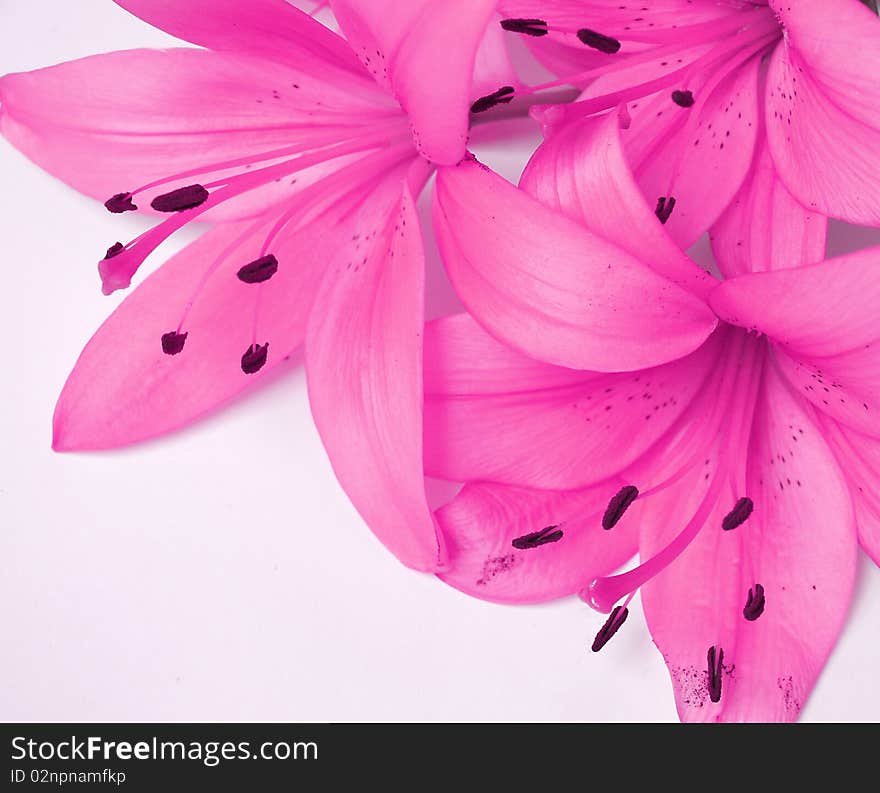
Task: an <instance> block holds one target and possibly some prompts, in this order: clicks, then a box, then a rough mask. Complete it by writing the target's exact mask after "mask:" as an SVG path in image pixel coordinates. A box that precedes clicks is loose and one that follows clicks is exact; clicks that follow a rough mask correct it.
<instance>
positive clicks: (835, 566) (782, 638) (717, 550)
mask: <svg viewBox="0 0 880 793" xmlns="http://www.w3.org/2000/svg"><path fill="white" fill-rule="evenodd" d="M765 371H766V372H767V374H766V381H765V384H764V388H763V393H762V396H761V398H760V399H759V401H758V405H757V409H756V416H757V418H756V421H755V428H754V431H753V435H752V441H751V447H750V449H749V457H748V468H747V476H748V488H747V489H748V495H749V497H751V498H752V499H753V501H754V503H755V511H754V512H753V514H752V516H751V517H750V518H749V519H748V520H747V521H746V522H745V523H744V524H742V525H741V526H739V527H738V528H736V529H734V530H733V531H722V530H721V527H720V523H721V519H722V517H723V516H724V514H725V513H726V512H727V511H728V510H729V509H730V507H731V506H732V502H731V501H730V499H731V498H733V497H734V496H738V495H741V494H737V493H734V492H733V491H731V490H730V489H729V487H728V488H726V489H725V494H723V495H722V497H721V499H722V500H721V502H720V503H719V504H718V507H717V508H716V509H715V511H714V512H713V514H712V516H711V518H710V519H709V521H708V522H707V524H706V525H705V526H704V528H703V529H702V531H701V533H700V535H699V536H698V537H697V539H696V540H695V541H694V542H693V543H692V544H691V546H690V547H689V548H688V549H687V551H685V553H684V554H683V555H682V556H681V557H679V559H678V560H677V561H676V562H675V563H673V565H671V566H670V567H669V568H667V570H666V571H664V572H663V573H661V574H660V575H659V576H658V577H657V578H655V579H654V580H653V581H651V582H650V583H649V584H647V585H646V586H645V587H644V588H643V602H644V607H645V615H646V617H647V620H648V625H649V627H650V629H651V633H652V635H653V637H654V641H655V642H656V644H657V646H658V648H659V649H660V651H661V652H662V653H663V655H664V658H665V659H666V663H667V665H668V666H669V670H670V675H671V677H672V681H673V686H674V689H675V695H676V704H677V707H678V711H679V715H680V716H681V718H682V720H683V721H793V720H794V719H796V718H797V715H798V713H799V711H800V708H801V707H802V705H803V703H804V701H805V699H806V697H807V695H808V694H809V692H810V690H811V689H812V687H813V685H814V683H815V681H816V678H817V676H818V674H819V672H820V671H821V669H822V666H823V664H824V663H825V659H826V658H827V656H828V654H829V652H830V651H831V648H832V647H833V645H834V642H835V641H836V638H837V635H838V633H839V631H840V628H841V625H842V623H843V619H844V617H845V614H846V611H847V607H848V604H849V599H850V594H851V590H852V585H853V581H854V577H855V566H856V542H855V529H854V525H853V515H852V507H851V502H850V498H849V493H848V491H847V487H846V481H845V480H844V478H843V475H842V474H841V472H840V470H839V468H838V467H837V465H836V463H835V461H834V458H833V456H832V455H831V453H830V451H829V449H828V447H827V445H826V443H825V441H824V439H823V437H822V434H821V432H820V431H819V429H818V428H817V427H816V425H815V424H814V422H813V421H812V420H811V418H810V413H811V411H810V409H809V408H808V407H807V406H806V403H804V402H803V401H801V400H800V399H798V398H797V397H795V396H793V395H792V394H791V392H790V391H789V390H788V388H787V386H786V385H785V382H784V380H782V379H780V377H779V376H778V375H777V374H775V373H774V372H773V370H772V368H768V369H767V370H765ZM792 428H794V431H793V430H792ZM801 430H803V432H801ZM793 434H794V435H795V436H796V439H793V437H792V435H793ZM771 460H772V461H773V464H770V461H771ZM743 463H745V461H744V460H739V461H734V464H739V465H742V464H743ZM716 465H717V456H715V455H713V472H714V470H715V469H714V466H716ZM704 470H705V468H703V467H698V469H697V471H696V473H695V475H694V481H684V482H682V484H681V486H680V487H678V488H675V489H673V490H671V491H667V493H666V494H664V495H661V496H660V497H659V500H658V502H655V503H653V504H652V503H651V502H650V499H646V500H645V501H644V502H643V503H642V504H641V505H640V509H641V513H637V514H640V515H641V516H642V520H643V526H642V543H641V553H642V555H643V556H645V555H648V554H650V553H652V552H653V551H655V550H656V549H658V548H659V547H660V546H662V545H664V544H665V543H666V542H667V541H668V540H669V539H670V538H671V536H673V535H674V534H676V533H677V532H678V531H679V530H680V528H681V526H682V525H683V521H686V520H687V519H688V517H689V515H691V514H692V513H693V511H694V509H695V505H696V502H697V501H698V500H699V499H700V497H701V495H702V490H704V489H705V482H704V483H703V487H700V484H699V482H698V480H699V479H702V478H703V471H704ZM789 479H790V480H791V484H788V481H789ZM636 503H637V504H638V503H639V502H636ZM755 584H761V585H762V586H763V587H764V590H765V597H766V608H765V611H764V613H763V614H762V615H761V616H760V617H759V618H758V619H757V620H755V621H752V622H749V621H747V620H745V618H744V616H743V613H742V612H743V607H744V605H745V602H746V598H747V595H748V591H749V588H750V587H753V586H754V585H755ZM712 646H715V647H720V648H722V649H723V651H724V666H725V669H724V673H723V674H722V693H721V700H720V702H719V703H718V704H715V703H712V702H711V701H710V699H709V696H708V690H707V680H708V675H707V659H706V656H707V651H708V649H709V648H710V647H712Z"/></svg>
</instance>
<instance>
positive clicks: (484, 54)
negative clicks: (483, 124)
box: [471, 14, 519, 99]
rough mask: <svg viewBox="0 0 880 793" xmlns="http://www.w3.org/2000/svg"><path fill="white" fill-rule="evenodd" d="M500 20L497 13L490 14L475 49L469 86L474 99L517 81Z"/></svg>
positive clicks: (507, 40) (514, 83) (513, 84)
mask: <svg viewBox="0 0 880 793" xmlns="http://www.w3.org/2000/svg"><path fill="white" fill-rule="evenodd" d="M500 21H501V17H500V16H498V14H493V15H492V17H491V19H490V20H489V24H488V25H487V26H486V32H485V33H484V34H483V39H482V41H481V42H480V46H479V49H478V50H477V56H476V60H475V62H474V79H473V86H472V88H471V95H472V96H473V98H474V99H477V98H478V97H481V96H486V95H487V94H491V93H492V92H493V91H497V90H498V89H499V88H501V87H502V86H505V85H512V86H515V85H516V84H517V83H518V81H519V80H518V78H517V74H516V69H514V67H513V62H512V61H511V60H510V52H509V51H508V49H507V44H508V42H509V39H508V38H507V33H506V32H505V31H504V30H502V28H501V25H500V24H499V22H500Z"/></svg>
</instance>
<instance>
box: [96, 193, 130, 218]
mask: <svg viewBox="0 0 880 793" xmlns="http://www.w3.org/2000/svg"><path fill="white" fill-rule="evenodd" d="M104 206H105V207H107V209H108V210H109V211H110V212H112V213H113V214H114V215H121V214H122V213H123V212H134V211H135V210H136V209H137V206H135V204H134V202H133V201H132V200H131V193H117V194H116V195H115V196H113V197H112V198H108V199H107V200H106V201H105V202H104Z"/></svg>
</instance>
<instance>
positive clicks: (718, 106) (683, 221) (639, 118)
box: [593, 59, 760, 248]
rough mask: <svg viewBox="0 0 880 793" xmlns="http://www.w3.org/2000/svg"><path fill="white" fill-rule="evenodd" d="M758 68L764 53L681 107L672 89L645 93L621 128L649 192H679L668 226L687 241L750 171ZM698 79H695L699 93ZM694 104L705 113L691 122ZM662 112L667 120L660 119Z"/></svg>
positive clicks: (707, 222) (699, 231) (716, 214)
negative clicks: (701, 99) (700, 102)
mask: <svg viewBox="0 0 880 793" xmlns="http://www.w3.org/2000/svg"><path fill="white" fill-rule="evenodd" d="M759 68H760V60H759V59H754V60H753V61H751V62H750V63H747V64H745V65H744V66H742V67H741V68H740V69H738V70H737V72H736V73H735V74H734V75H732V76H731V77H728V78H727V79H726V80H724V81H723V82H722V83H721V84H720V85H719V86H718V87H717V88H715V89H714V90H713V91H712V93H711V95H710V96H709V98H708V99H707V100H706V104H705V106H704V107H703V108H702V110H699V109H698V108H697V107H696V106H695V107H693V108H690V109H689V110H683V109H682V108H679V107H678V106H677V105H676V104H675V103H674V102H673V101H672V100H671V98H670V95H669V92H662V93H661V94H660V95H655V96H654V97H653V98H648V99H647V100H644V101H643V102H642V103H640V105H641V106H640V107H639V108H638V111H634V112H633V115H632V119H633V123H632V125H631V126H630V129H629V130H628V131H627V132H625V133H624V134H623V140H624V144H625V146H626V148H627V154H628V156H629V160H630V164H631V166H632V169H633V172H634V173H635V175H636V179H637V181H638V183H639V186H640V187H641V189H642V191H643V192H644V193H645V195H646V196H648V197H653V198H654V199H655V200H656V199H657V198H659V197H661V196H666V195H668V194H670V193H671V194H672V195H673V196H674V197H675V200H676V204H675V210H674V211H673V213H672V215H671V217H670V218H669V220H668V221H667V223H666V226H665V228H666V230H667V231H668V232H669V234H670V235H671V236H672V238H673V239H674V240H675V241H676V243H678V244H679V245H680V246H681V247H682V248H688V247H690V246H691V245H692V244H693V243H694V242H696V241H697V239H698V238H699V237H700V236H701V235H702V234H703V233H704V232H705V231H706V230H707V229H709V227H710V226H711V225H712V224H713V223H714V222H715V221H716V220H717V219H718V218H719V217H720V215H721V213H722V212H723V211H724V209H725V208H726V207H727V205H728V204H729V203H730V201H731V200H732V199H733V197H734V196H735V195H736V192H737V190H739V188H740V186H741V185H742V181H743V176H744V175H745V174H746V173H747V172H748V168H749V165H750V163H751V161H752V156H753V154H754V150H755V142H756V140H757V138H758V127H759V121H758V118H759V110H758V107H759V106H758V72H759ZM700 87H701V86H695V87H694V92H695V94H696V95H697V96H699V90H700ZM593 90H595V89H593ZM691 112H699V114H700V115H699V121H698V122H697V125H696V127H695V128H691V127H688V126H687V123H686V122H687V118H688V113H691ZM658 113H662V114H663V116H664V117H665V121H666V123H657V122H658V119H657V114H658Z"/></svg>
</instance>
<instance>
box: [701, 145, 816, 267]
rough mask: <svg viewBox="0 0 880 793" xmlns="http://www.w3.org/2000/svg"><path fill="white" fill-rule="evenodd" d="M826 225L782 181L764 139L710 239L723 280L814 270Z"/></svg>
mask: <svg viewBox="0 0 880 793" xmlns="http://www.w3.org/2000/svg"><path fill="white" fill-rule="evenodd" d="M827 231H828V219H827V218H826V217H825V216H824V215H819V214H816V213H815V212H810V211H809V210H807V209H805V208H804V207H803V205H802V204H800V203H799V202H798V201H796V200H795V199H794V198H793V197H792V195H791V193H789V192H788V190H787V189H786V188H785V185H783V184H782V182H781V181H780V180H779V176H778V174H777V172H776V166H775V165H774V163H773V159H772V158H771V157H770V152H769V150H768V148H767V145H766V142H765V141H764V139H763V138H762V141H761V143H760V144H759V150H758V152H757V154H756V156H755V160H754V162H753V163H752V168H751V171H750V172H749V175H748V177H747V179H746V181H745V183H744V184H743V186H742V189H741V190H740V191H739V193H737V196H736V198H735V199H734V200H733V202H732V203H731V205H730V206H729V207H728V209H727V211H726V212H725V213H724V214H723V215H722V216H721V218H720V219H719V221H718V222H717V223H716V224H715V226H714V227H713V228H712V231H711V233H710V238H711V240H712V251H713V252H714V254H715V260H716V261H717V262H718V268H719V269H720V270H721V272H722V273H723V275H724V276H725V278H733V277H734V276H737V275H742V274H743V273H749V272H761V271H764V270H778V269H782V268H785V267H799V266H801V265H804V264H814V263H815V262H818V261H821V260H822V259H823V258H824V256H825V241H826V237H827Z"/></svg>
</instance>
